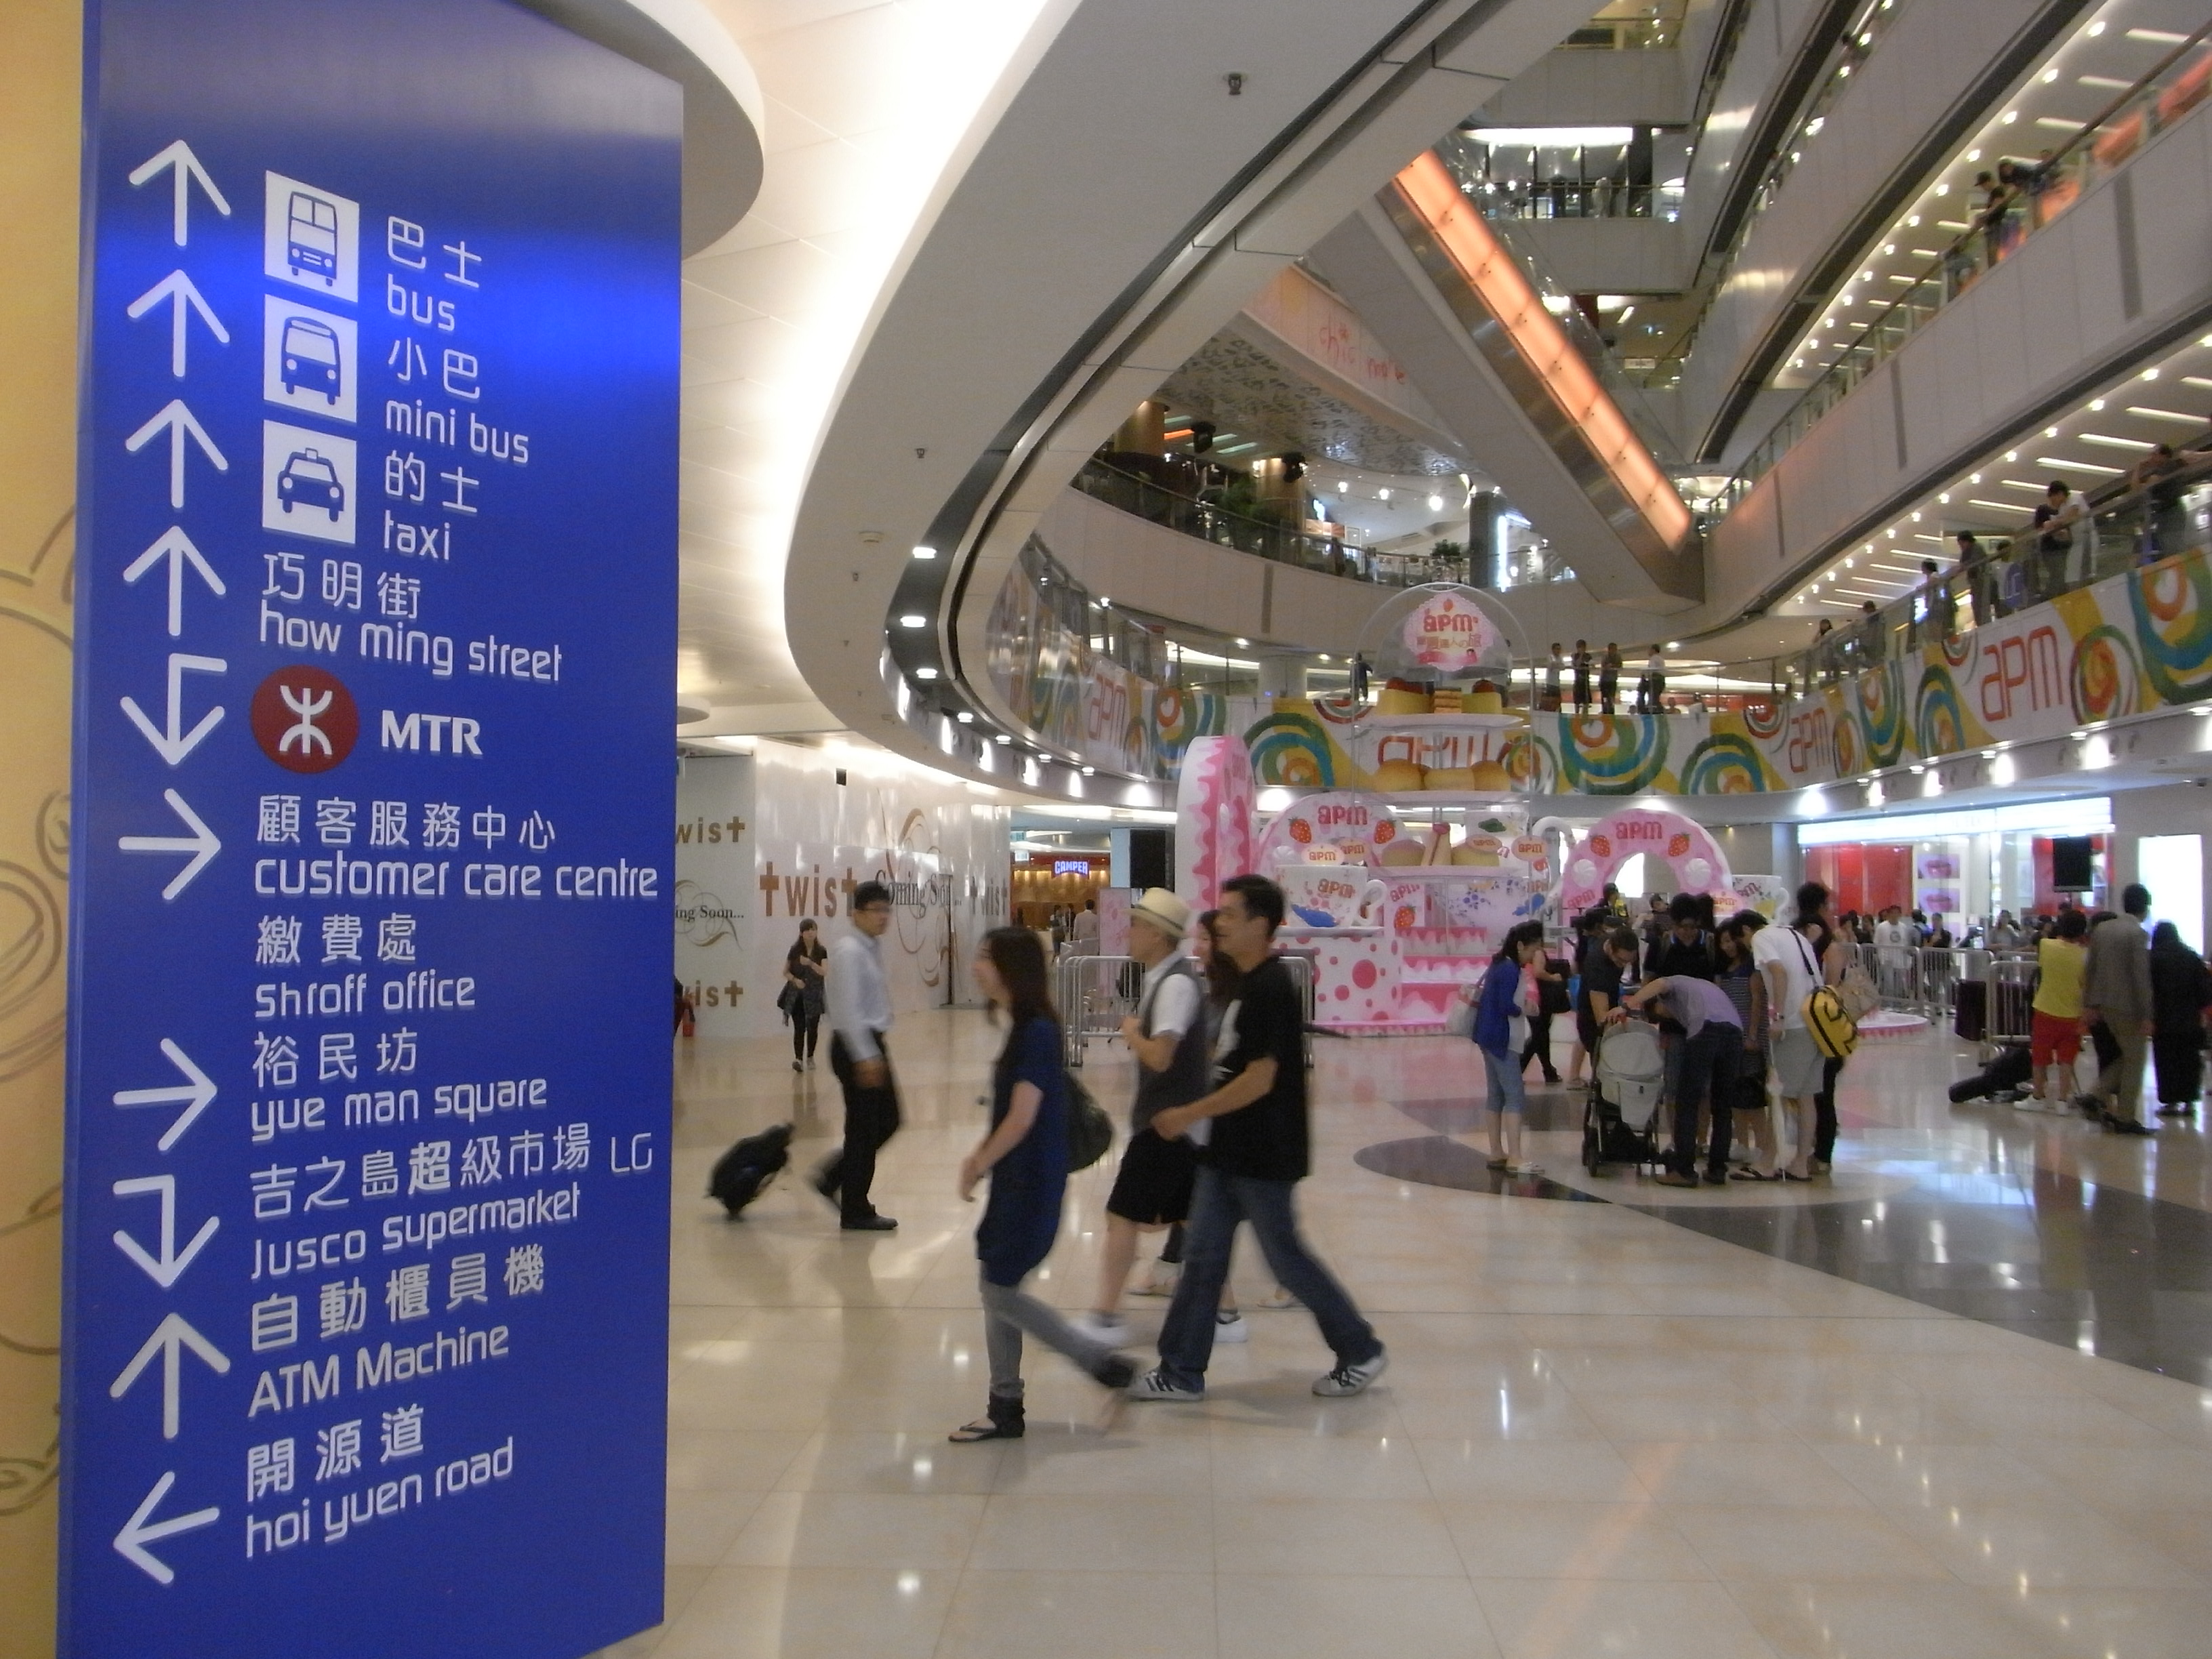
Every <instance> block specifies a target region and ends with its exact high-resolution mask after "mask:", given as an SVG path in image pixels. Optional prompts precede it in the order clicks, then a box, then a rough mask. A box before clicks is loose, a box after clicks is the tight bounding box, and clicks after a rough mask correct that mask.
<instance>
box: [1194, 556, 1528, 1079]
mask: <svg viewBox="0 0 2212 1659" xmlns="http://www.w3.org/2000/svg"><path fill="white" fill-rule="evenodd" d="M1521 639H1522V633H1521V629H1520V627H1519V624H1518V623H1516V622H1515V620H1514V618H1513V617H1512V615H1511V613H1510V611H1507V610H1506V609H1505V608H1504V606H1503V605H1499V604H1498V601H1497V600H1496V599H1493V598H1492V597H1491V596H1490V595H1488V594H1486V593H1481V592H1476V591H1475V590H1474V589H1472V588H1468V587H1462V586H1456V585H1455V584H1448V583H1438V584H1432V585H1430V586H1425V587H1417V588H1412V589H1409V590H1407V592H1404V593H1401V594H1399V595H1397V596H1395V597H1394V598H1393V599H1390V600H1389V602H1387V603H1386V604H1384V605H1383V606H1382V607H1381V608H1379V609H1378V610H1377V611H1376V613H1375V615H1374V616H1373V617H1371V618H1370V620H1369V623H1368V625H1367V628H1366V629H1365V631H1364V634H1363V636H1362V641H1361V650H1362V653H1363V654H1364V656H1365V658H1366V659H1367V661H1368V663H1369V665H1370V670H1371V671H1372V673H1373V674H1374V676H1375V679H1376V685H1377V687H1378V688H1379V690H1378V693H1377V695H1376V697H1375V700H1374V702H1373V703H1372V704H1371V705H1370V706H1369V707H1368V708H1364V709H1362V710H1360V711H1359V712H1358V714H1355V715H1354V717H1353V718H1352V721H1351V723H1350V726H1349V728H1348V733H1347V737H1346V742H1347V744H1348V746H1349V748H1350V750H1351V753H1352V758H1353V760H1354V763H1356V764H1357V765H1358V768H1359V769H1360V770H1361V771H1363V772H1364V773H1365V774H1366V775H1367V776H1368V777H1369V778H1370V779H1372V780H1373V781H1374V782H1375V783H1376V786H1377V787H1376V788H1373V789H1366V790H1334V791H1329V792H1327V793H1317V794H1310V795H1305V796H1303V797H1301V798H1299V799H1295V800H1292V801H1291V803H1290V804H1289V805H1286V806H1284V807H1283V808H1282V809H1281V810H1280V811H1276V812H1274V813H1273V815H1272V816H1270V817H1267V819H1266V820H1265V821H1264V822H1260V821H1257V820H1255V817H1253V815H1252V803H1253V800H1254V795H1253V790H1252V777H1251V765H1250V760H1249V756H1248V755H1247V753H1246V752H1245V750H1244V745H1243V742H1242V740H1241V739H1239V738H1201V739H1200V740H1199V741H1198V742H1197V743H1194V744H1193V745H1192V747H1191V750H1190V751H1189V753H1188V754H1187V755H1186V757H1185V758H1184V762H1183V766H1182V775H1181V781H1180V784H1179V787H1178V793H1177V800H1176V806H1177V819H1178V825H1177V832H1176V847H1177V848H1178V869H1177V872H1176V873H1177V876H1178V878H1179V880H1180V882H1181V883H1182V886H1181V890H1182V893H1183V894H1184V895H1185V896H1187V897H1188V898H1190V899H1191V900H1192V902H1194V903H1196V904H1199V905H1200V907H1201V908H1203V907H1205V906H1207V905H1211V904H1212V903H1213V902H1215V901H1216V898H1217V896H1218V892H1219V886H1220V883H1221V882H1222V881H1223V880H1224V879H1225V878H1227V877H1228V876H1230V875H1232V874H1234V873H1236V872H1237V871H1238V870H1243V869H1256V870H1260V871H1261V872H1265V873H1266V874H1267V875H1270V876H1272V877H1273V878H1275V880H1277V881H1278V882H1279V883H1280V884H1282V886H1283V889H1284V892H1285V896H1286V898H1287V900H1288V902H1289V904H1290V908H1291V914H1290V916H1289V917H1288V919H1287V920H1286V921H1285V926H1284V927H1283V931H1282V933H1281V935H1280V939H1281V944H1282V948H1283V949H1285V951H1291V952H1295V953H1297V954H1298V955H1301V956H1304V957H1310V958H1311V960H1312V962H1313V964H1314V1020H1315V1023H1316V1024H1319V1025H1322V1026H1326V1027H1328V1029H1330V1030H1336V1031H1340V1032H1343V1033H1345V1034H1346V1035H1376V1036H1385V1035H1414V1034H1420V1033H1433V1032H1438V1031H1441V1030H1443V1028H1444V1019H1445V1016H1446V1014H1447V1013H1448V1012H1449V1010H1450V1007H1451V1005H1452V1001H1453V1000H1454V998H1455V996H1456V994H1458V993H1459V992H1460V990H1461V989H1462V987H1467V986H1468V985H1470V984H1472V983H1474V981H1477V980H1479V979H1480V975H1481V969H1482V965H1483V964H1484V963H1486V962H1487V961H1488V960H1489V958H1490V957H1491V955H1492V952H1493V951H1496V949H1497V948H1498V941H1499V939H1502V938H1503V937H1504V933H1505V932H1506V930H1507V929H1508V928H1510V927H1513V926H1514V925H1515V924H1516V922H1520V921H1527V920H1528V919H1530V918H1532V917H1535V916H1540V915H1543V914H1544V912H1545V908H1546V906H1547V902H1549V899H1550V896H1551V892H1552V889H1553V885H1554V884H1555V881H1556V871H1555V867H1554V865H1553V859H1552V856H1551V854H1550V851H1549V849H1548V848H1547V844H1546V842H1545V841H1544V840H1543V839H1542V838H1541V836H1532V835H1531V834H1529V833H1528V812H1527V808H1526V805H1525V804H1524V802H1523V800H1522V799H1521V797H1520V796H1519V795H1518V793H1517V792H1516V787H1515V785H1514V782H1513V779H1512V776H1511V774H1510V770H1509V766H1510V759H1511V751H1512V749H1513V745H1514V744H1515V743H1516V741H1517V740H1518V739H1519V738H1522V736H1523V735H1525V732H1526V730H1527V721H1526V718H1525V716H1523V715H1522V714H1514V713H1509V712H1507V710H1506V708H1505V706H1504V692H1505V691H1506V690H1507V689H1508V688H1510V686H1511V684H1513V664H1514V660H1515V657H1516V641H1519V640H1521ZM1518 654H1520V655H1521V656H1522V658H1523V659H1525V657H1526V653H1525V651H1522V652H1520V653H1518ZM1240 807H1241V809H1242V817H1241V823H1242V825H1243V836H1244V839H1243V841H1242V842H1241V843H1240V842H1239V840H1238V826H1239V823H1240V814H1239V809H1240Z"/></svg>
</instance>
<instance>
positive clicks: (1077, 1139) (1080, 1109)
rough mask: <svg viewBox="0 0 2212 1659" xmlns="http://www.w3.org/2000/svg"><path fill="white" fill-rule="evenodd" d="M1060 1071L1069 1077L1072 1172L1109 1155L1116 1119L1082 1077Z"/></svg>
mask: <svg viewBox="0 0 2212 1659" xmlns="http://www.w3.org/2000/svg"><path fill="white" fill-rule="evenodd" d="M1060 1075H1061V1076H1062V1077H1064V1078H1066V1079H1067V1172H1068V1174H1070V1175H1073V1174H1074V1173H1075V1172H1076V1171H1077V1170H1087V1169H1089V1168H1090V1167H1091V1165H1092V1164H1096V1163H1097V1161H1098V1160H1099V1159H1100V1158H1103V1157H1105V1156H1106V1153H1107V1150H1108V1149H1109V1147H1111V1146H1113V1144H1114V1120H1113V1119H1112V1118H1110V1117H1109V1116H1108V1115H1106V1109H1105V1108H1104V1107H1103V1106H1101V1105H1100V1104H1099V1103H1097V1100H1095V1099H1094V1098H1092V1097H1091V1091H1090V1090H1088V1089H1086V1088H1085V1087H1084V1086H1083V1079H1081V1078H1079V1077H1078V1076H1076V1075H1075V1073H1073V1072H1062V1073H1060Z"/></svg>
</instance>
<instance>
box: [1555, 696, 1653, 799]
mask: <svg viewBox="0 0 2212 1659" xmlns="http://www.w3.org/2000/svg"><path fill="white" fill-rule="evenodd" d="M1667 726H1668V722H1667V721H1665V720H1650V719H1638V718H1637V717H1635V716H1633V715H1627V714H1598V715H1594V716H1591V717H1590V718H1589V719H1585V720H1576V719H1573V718H1571V716H1567V715H1561V716H1560V718H1559V761H1560V764H1561V766H1562V768H1563V769H1564V770H1565V773H1566V777H1567V787H1569V788H1571V789H1579V790H1582V791H1583V792H1584V793H1588V794H1592V795H1632V794H1635V793H1637V792H1638V791H1639V790H1644V789H1649V788H1650V787H1651V786H1652V784H1653V783H1654V782H1655V781H1656V780H1657V778H1658V776H1659V774H1660V771H1661V770H1662V769H1663V768H1664V767H1665V765H1666V763H1667Z"/></svg>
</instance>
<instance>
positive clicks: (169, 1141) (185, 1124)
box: [115, 1037, 216, 1249]
mask: <svg viewBox="0 0 2212 1659" xmlns="http://www.w3.org/2000/svg"><path fill="white" fill-rule="evenodd" d="M161 1052H162V1053H163V1054H167V1055H168V1057H169V1063H170V1064H171V1065H172V1066H175V1067H176V1068H177V1069H178V1070H179V1071H180V1072H182V1073H184V1074H185V1081H184V1082H183V1083H180V1084H175V1085H171V1086H170V1087H168V1088H166V1089H123V1090H118V1091H117V1092H116V1095H115V1103H116V1104H117V1105H118V1106H181V1107H183V1108H184V1110H183V1111H181V1112H179V1113H178V1114H177V1121H175V1122H173V1123H172V1124H171V1125H170V1126H169V1127H168V1130H167V1133H164V1134H163V1135H162V1137H161V1139H159V1140H158V1141H156V1142H155V1146H158V1147H160V1148H161V1151H163V1152H167V1151H168V1150H169V1148H170V1147H172V1146H175V1145H176V1144H177V1142H178V1141H179V1140H180V1139H183V1138H184V1133H185V1130H187V1129H189V1128H191V1127H192V1121H193V1120H194V1119H195V1118H197V1117H198V1116H199V1115H200V1114H201V1113H202V1112H204V1111H205V1110H207V1109H208V1103H209V1102H210V1101H212V1100H213V1099H214V1098H215V1097H216V1086H215V1081H214V1079H211V1078H210V1077H209V1076H208V1074H207V1073H205V1072H203V1071H202V1070H200V1068H199V1067H198V1066H195V1065H193V1064H192V1057H191V1055H190V1054H186V1053H185V1051H184V1050H183V1049H182V1048H179V1047H177V1045H176V1044H175V1043H173V1042H171V1041H170V1040H169V1039H168V1038H167V1037H163V1038H162V1039H161ZM192 1248H193V1249H198V1248H199V1247H198V1246H197V1245H194V1246H193V1247H192Z"/></svg>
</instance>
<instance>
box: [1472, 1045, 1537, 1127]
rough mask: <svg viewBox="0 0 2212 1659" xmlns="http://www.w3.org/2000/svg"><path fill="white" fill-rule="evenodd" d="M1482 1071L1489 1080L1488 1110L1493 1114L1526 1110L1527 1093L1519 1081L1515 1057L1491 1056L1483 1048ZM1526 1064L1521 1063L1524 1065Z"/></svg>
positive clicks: (1511, 1055)
mask: <svg viewBox="0 0 2212 1659" xmlns="http://www.w3.org/2000/svg"><path fill="white" fill-rule="evenodd" d="M1481 1053H1482V1069H1483V1072H1484V1074H1485V1075H1486V1076H1487V1077H1488V1078H1489V1079H1490V1109H1491V1110H1492V1111H1493V1112H1518V1111H1523V1110H1525V1109H1527V1107H1528V1091H1527V1090H1526V1089H1525V1088H1524V1087H1523V1086H1522V1081H1521V1065H1516V1064H1515V1063H1514V1062H1515V1060H1516V1058H1517V1056H1516V1055H1513V1054H1493V1053H1492V1051H1491V1050H1489V1049H1487V1048H1484V1049H1482V1051H1481ZM1526 1063H1527V1062H1526V1061H1522V1062H1521V1064H1522V1065H1525V1064H1526Z"/></svg>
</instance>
